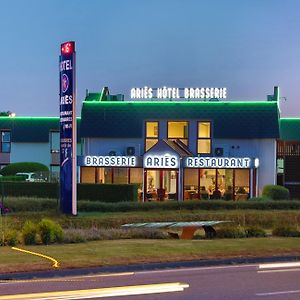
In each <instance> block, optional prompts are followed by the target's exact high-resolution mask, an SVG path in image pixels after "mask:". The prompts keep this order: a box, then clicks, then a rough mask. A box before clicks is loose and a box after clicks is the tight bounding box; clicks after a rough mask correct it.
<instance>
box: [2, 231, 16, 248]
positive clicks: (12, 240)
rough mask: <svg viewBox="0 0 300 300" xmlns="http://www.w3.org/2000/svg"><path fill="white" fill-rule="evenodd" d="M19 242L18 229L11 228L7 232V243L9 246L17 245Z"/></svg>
mask: <svg viewBox="0 0 300 300" xmlns="http://www.w3.org/2000/svg"><path fill="white" fill-rule="evenodd" d="M18 243H19V240H18V233H17V231H16V230H13V229H11V230H9V231H8V232H7V233H6V234H5V245H8V246H12V247H13V246H16V245H17V244H18Z"/></svg>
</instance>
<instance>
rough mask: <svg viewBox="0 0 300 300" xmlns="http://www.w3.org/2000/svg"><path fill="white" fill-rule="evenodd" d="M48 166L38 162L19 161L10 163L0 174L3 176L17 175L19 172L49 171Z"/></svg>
mask: <svg viewBox="0 0 300 300" xmlns="http://www.w3.org/2000/svg"><path fill="white" fill-rule="evenodd" d="M48 171H49V169H48V167H47V166H45V165H43V164H41V163H37V162H18V163H13V164H9V165H7V166H6V167H4V168H3V169H1V171H0V174H1V175H3V176H10V175H15V174H16V173H18V172H26V173H29V172H48Z"/></svg>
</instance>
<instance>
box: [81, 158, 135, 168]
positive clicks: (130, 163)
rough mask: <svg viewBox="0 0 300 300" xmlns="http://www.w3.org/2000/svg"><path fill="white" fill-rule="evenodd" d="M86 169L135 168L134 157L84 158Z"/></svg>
mask: <svg viewBox="0 0 300 300" xmlns="http://www.w3.org/2000/svg"><path fill="white" fill-rule="evenodd" d="M83 161H84V163H83V165H84V166H86V167H136V166H137V157H136V156H85V157H84V160H83Z"/></svg>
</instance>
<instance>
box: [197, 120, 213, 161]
mask: <svg viewBox="0 0 300 300" xmlns="http://www.w3.org/2000/svg"><path fill="white" fill-rule="evenodd" d="M200 123H209V137H199V135H200V127H199V125H200ZM200 140H205V141H207V140H209V141H210V152H200V151H199V145H198V142H199V141H200ZM212 148H213V147H212V121H211V120H201V121H197V154H200V155H201V154H206V155H211V154H212Z"/></svg>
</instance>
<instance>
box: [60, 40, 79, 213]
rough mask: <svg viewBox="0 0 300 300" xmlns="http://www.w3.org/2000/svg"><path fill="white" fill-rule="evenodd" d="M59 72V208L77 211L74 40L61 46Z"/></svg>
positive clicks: (71, 211) (65, 210)
mask: <svg viewBox="0 0 300 300" xmlns="http://www.w3.org/2000/svg"><path fill="white" fill-rule="evenodd" d="M59 74H60V209H61V211H62V212H63V213H65V214H72V215H76V214H77V205H76V198H77V195H76V164H77V163H76V109H75V107H76V102H75V100H76V90H75V88H76V87H75V83H76V81H75V80H76V78H75V75H76V72H75V42H66V43H64V44H62V45H61V55H60V59H59Z"/></svg>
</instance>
